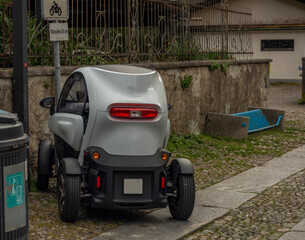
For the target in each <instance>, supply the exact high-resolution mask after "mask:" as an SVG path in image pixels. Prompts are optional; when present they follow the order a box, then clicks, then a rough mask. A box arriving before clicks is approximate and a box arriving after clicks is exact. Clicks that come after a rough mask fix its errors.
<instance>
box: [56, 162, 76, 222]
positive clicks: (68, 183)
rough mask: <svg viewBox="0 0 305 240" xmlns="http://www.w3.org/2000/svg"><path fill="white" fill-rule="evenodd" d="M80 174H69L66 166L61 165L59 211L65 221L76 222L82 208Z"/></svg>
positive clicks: (58, 188) (58, 194) (58, 195)
mask: <svg viewBox="0 0 305 240" xmlns="http://www.w3.org/2000/svg"><path fill="white" fill-rule="evenodd" d="M80 182H81V179H80V176H79V175H67V174H66V172H65V167H64V166H61V167H60V170H59V174H58V179H57V198H58V211H59V215H60V218H61V219H62V220H63V221H65V222H74V221H75V220H76V219H77V217H78V213H79V209H80V199H81V190H80Z"/></svg>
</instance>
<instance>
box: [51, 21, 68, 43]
mask: <svg viewBox="0 0 305 240" xmlns="http://www.w3.org/2000/svg"><path fill="white" fill-rule="evenodd" d="M49 28H50V41H68V39H69V32H68V23H67V22H64V23H49Z"/></svg>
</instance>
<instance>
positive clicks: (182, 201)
mask: <svg viewBox="0 0 305 240" xmlns="http://www.w3.org/2000/svg"><path fill="white" fill-rule="evenodd" d="M176 190H177V197H175V198H173V199H171V201H170V205H169V210H170V212H171V214H172V216H173V218H175V219H177V220H187V219H188V218H189V217H190V216H191V215H192V212H193V209H194V204H195V182H194V176H193V175H183V174H181V175H179V179H178V182H177V184H176Z"/></svg>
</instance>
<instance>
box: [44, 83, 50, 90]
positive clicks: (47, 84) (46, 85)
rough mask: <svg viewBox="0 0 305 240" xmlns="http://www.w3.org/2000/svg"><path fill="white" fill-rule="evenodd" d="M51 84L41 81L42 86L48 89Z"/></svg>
mask: <svg viewBox="0 0 305 240" xmlns="http://www.w3.org/2000/svg"><path fill="white" fill-rule="evenodd" d="M50 86H51V84H50V83H49V82H44V83H43V87H44V88H46V89H48V88H49V87H50Z"/></svg>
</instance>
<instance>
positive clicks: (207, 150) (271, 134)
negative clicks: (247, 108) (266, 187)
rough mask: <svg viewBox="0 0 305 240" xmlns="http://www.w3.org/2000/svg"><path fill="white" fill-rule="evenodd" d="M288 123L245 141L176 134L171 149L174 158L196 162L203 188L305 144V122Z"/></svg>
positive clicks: (168, 147)
mask: <svg viewBox="0 0 305 240" xmlns="http://www.w3.org/2000/svg"><path fill="white" fill-rule="evenodd" d="M285 124H286V127H285V130H284V131H282V132H281V131H278V130H277V129H271V130H267V131H262V132H258V133H254V134H251V135H249V136H248V139H247V140H242V141H237V140H233V139H230V138H221V137H213V136H209V135H205V134H199V135H193V134H189V135H186V136H180V135H177V134H172V135H171V136H170V139H169V143H168V146H167V149H168V150H169V151H171V152H172V153H173V156H174V157H184V158H188V159H190V160H191V161H192V163H193V165H194V168H195V181H196V188H197V190H198V189H203V188H206V187H208V186H210V185H213V184H215V183H217V182H220V181H222V180H224V179H226V178H229V177H231V176H233V175H236V174H238V173H240V172H243V171H246V170H248V169H250V168H252V167H254V166H258V165H261V164H263V163H265V162H266V161H268V160H270V159H272V158H274V157H279V156H281V155H283V154H284V153H286V152H288V151H290V150H292V149H294V148H297V147H298V146H301V145H303V144H305V135H304V133H305V123H304V121H303V120H289V118H288V121H286V123H285Z"/></svg>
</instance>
